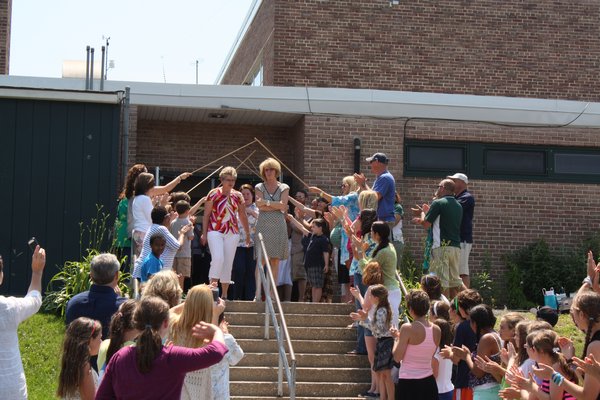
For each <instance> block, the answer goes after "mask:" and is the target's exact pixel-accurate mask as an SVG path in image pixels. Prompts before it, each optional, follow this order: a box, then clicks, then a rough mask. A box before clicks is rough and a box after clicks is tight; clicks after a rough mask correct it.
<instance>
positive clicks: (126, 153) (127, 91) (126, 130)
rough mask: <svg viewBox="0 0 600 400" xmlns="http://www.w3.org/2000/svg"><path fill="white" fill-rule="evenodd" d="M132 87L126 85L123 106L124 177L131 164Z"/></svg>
mask: <svg viewBox="0 0 600 400" xmlns="http://www.w3.org/2000/svg"><path fill="white" fill-rule="evenodd" d="M130 92H131V88H130V87H129V86H126V87H125V99H124V100H125V103H124V106H123V157H122V159H123V168H122V171H123V177H124V178H125V177H126V176H127V169H128V168H127V166H128V165H129V98H130Z"/></svg>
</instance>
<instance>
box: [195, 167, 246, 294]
mask: <svg viewBox="0 0 600 400" xmlns="http://www.w3.org/2000/svg"><path fill="white" fill-rule="evenodd" d="M219 179H220V180H221V186H220V187H218V188H216V189H213V190H211V191H210V193H209V194H208V196H207V199H206V203H205V205H204V216H203V219H202V237H201V238H200V241H201V243H202V245H203V246H206V244H207V243H208V248H209V249H210V255H211V261H210V270H209V271H208V277H209V278H210V282H211V283H215V282H219V281H220V282H221V291H222V292H221V297H222V298H224V299H226V298H227V292H228V290H229V284H230V283H231V269H232V267H233V259H234V258H235V251H236V248H237V245H238V243H239V241H240V231H239V228H238V218H239V220H240V221H241V222H242V226H243V227H244V231H246V246H247V247H250V227H249V226H248V217H247V216H246V213H245V211H244V208H243V207H244V197H243V196H242V194H241V193H240V192H238V191H237V190H235V189H234V188H233V186H234V185H235V181H236V179H237V172H236V170H235V168H233V167H225V168H223V169H222V170H221V172H220V173H219ZM240 210H241V212H239V211H240Z"/></svg>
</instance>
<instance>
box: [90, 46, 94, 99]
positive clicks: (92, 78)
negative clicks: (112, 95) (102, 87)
mask: <svg viewBox="0 0 600 400" xmlns="http://www.w3.org/2000/svg"><path fill="white" fill-rule="evenodd" d="M91 52H92V55H91V61H90V90H94V48H93V47H92V50H91Z"/></svg>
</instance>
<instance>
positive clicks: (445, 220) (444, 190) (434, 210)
mask: <svg viewBox="0 0 600 400" xmlns="http://www.w3.org/2000/svg"><path fill="white" fill-rule="evenodd" d="M435 197H436V199H435V200H434V201H433V202H432V203H431V205H430V206H429V207H423V209H422V211H421V215H420V216H418V217H415V218H414V219H413V222H415V223H418V224H420V225H421V226H423V227H424V228H425V229H428V228H429V227H432V232H433V244H432V246H431V267H430V268H431V272H432V273H433V274H435V275H437V276H439V277H440V280H441V281H442V287H443V288H444V294H445V295H446V296H449V298H452V297H454V296H455V295H456V293H458V291H459V290H461V288H462V287H463V283H462V280H461V278H460V275H459V270H458V266H459V259H460V223H461V220H462V207H461V205H460V203H459V202H458V201H456V199H455V198H454V182H453V181H452V180H451V179H444V180H442V181H441V182H440V183H439V185H438V188H437V190H436V192H435Z"/></svg>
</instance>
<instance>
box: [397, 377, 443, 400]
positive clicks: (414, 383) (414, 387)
mask: <svg viewBox="0 0 600 400" xmlns="http://www.w3.org/2000/svg"><path fill="white" fill-rule="evenodd" d="M415 399H419V400H438V389H437V383H436V382H435V378H434V377H433V375H431V376H428V377H427V378H423V379H402V378H400V379H398V383H397V384H396V400H415Z"/></svg>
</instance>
